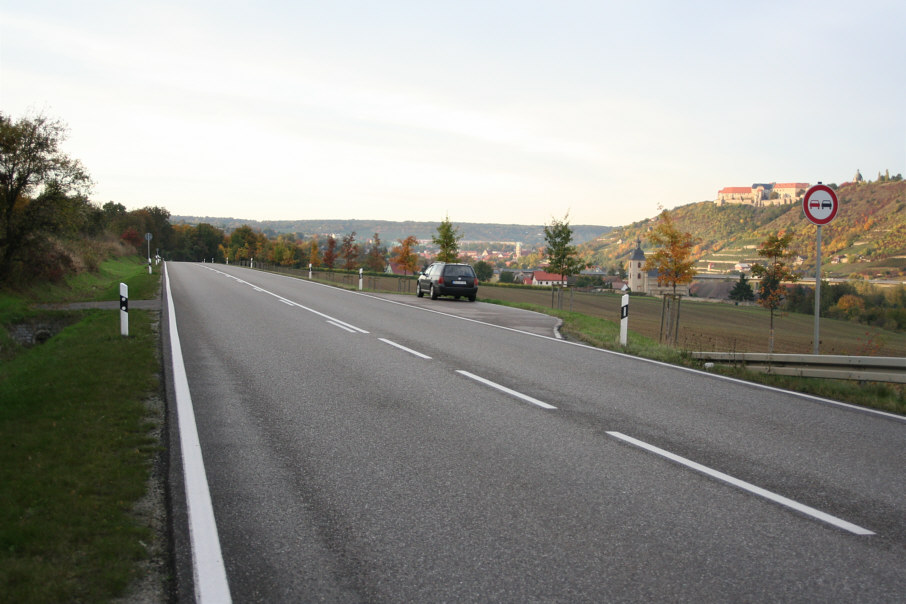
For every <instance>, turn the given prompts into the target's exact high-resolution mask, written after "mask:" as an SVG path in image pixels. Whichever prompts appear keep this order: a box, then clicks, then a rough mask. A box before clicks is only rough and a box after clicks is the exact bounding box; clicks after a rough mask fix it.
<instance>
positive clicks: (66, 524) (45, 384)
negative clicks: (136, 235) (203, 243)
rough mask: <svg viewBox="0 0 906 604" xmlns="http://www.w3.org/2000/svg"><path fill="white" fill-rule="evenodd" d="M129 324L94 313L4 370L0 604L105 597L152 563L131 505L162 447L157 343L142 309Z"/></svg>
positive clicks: (115, 315) (145, 533) (0, 395)
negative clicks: (156, 409) (149, 401)
mask: <svg viewBox="0 0 906 604" xmlns="http://www.w3.org/2000/svg"><path fill="white" fill-rule="evenodd" d="M133 270H134V267H133ZM129 328H130V334H131V335H130V336H129V337H128V338H123V337H122V336H120V333H119V312H118V311H90V312H87V313H85V315H84V318H83V319H82V320H81V321H79V322H78V323H76V324H74V325H70V326H69V327H67V328H66V329H64V330H63V331H62V332H61V333H60V334H58V335H57V336H56V337H54V338H52V339H50V340H49V341H48V342H47V343H45V344H43V345H41V346H37V347H35V348H32V349H29V350H26V351H23V352H21V353H20V354H18V355H17V356H16V357H15V358H13V359H11V360H9V361H6V362H4V363H3V365H0V601H3V602H76V601H81V602H97V601H103V600H108V599H110V598H112V597H115V596H117V595H121V594H122V592H123V590H124V589H125V588H126V587H127V586H128V584H129V582H130V581H131V580H132V579H134V578H135V573H136V572H137V570H136V569H137V567H136V564H135V563H136V561H137V560H140V559H142V558H144V557H146V555H147V554H146V550H145V548H144V547H143V545H142V540H144V541H145V542H149V541H148V540H149V539H151V535H150V534H149V532H150V531H149V529H148V528H146V527H142V526H141V525H140V523H139V522H138V521H137V520H136V518H135V517H134V516H133V515H132V509H133V506H134V504H135V502H136V501H137V500H138V499H139V498H141V497H142V496H143V494H144V493H145V489H146V482H147V480H148V476H149V472H150V469H151V466H150V464H151V460H152V459H153V457H154V454H155V451H156V448H157V443H156V442H155V441H154V440H153V439H152V438H151V437H150V436H149V429H150V427H151V426H149V425H148V423H147V420H145V419H144V418H145V417H146V416H147V412H146V410H145V407H144V401H145V400H146V397H147V396H148V395H149V394H150V393H153V392H154V391H155V390H156V388H157V368H158V366H157V359H156V349H157V337H156V335H155V334H154V333H153V331H152V329H151V323H150V317H149V313H147V312H136V311H133V312H130V323H129Z"/></svg>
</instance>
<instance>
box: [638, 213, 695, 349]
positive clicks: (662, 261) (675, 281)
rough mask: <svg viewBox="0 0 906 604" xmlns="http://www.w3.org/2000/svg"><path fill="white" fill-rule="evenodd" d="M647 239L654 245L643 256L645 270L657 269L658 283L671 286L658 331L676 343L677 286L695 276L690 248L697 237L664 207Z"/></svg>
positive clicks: (664, 303)
mask: <svg viewBox="0 0 906 604" xmlns="http://www.w3.org/2000/svg"><path fill="white" fill-rule="evenodd" d="M648 241H650V242H651V243H652V244H654V245H655V246H656V247H657V249H656V250H655V251H654V253H653V254H651V255H650V256H648V257H647V258H646V259H645V268H644V270H646V271H649V270H652V269H654V270H656V271H657V284H658V286H659V287H669V288H671V289H672V294H671V295H669V296H668V295H664V296H663V302H662V306H661V334H660V339H661V341H664V339H665V336H666V340H667V343H668V344H675V343H676V339H677V336H678V334H679V316H680V312H679V311H680V299H681V297H682V296H681V295H678V294H677V290H676V288H677V286H679V285H688V284H690V283H692V277H694V276H695V274H696V271H695V268H694V266H695V259H694V258H693V257H692V250H693V248H694V247H695V246H696V245H697V244H698V240H696V239H695V238H694V237H692V234H691V233H683V232H681V231H680V230H679V229H677V228H676V225H674V224H673V220H672V219H671V218H670V214H669V213H667V210H664V211H663V212H661V215H660V219H659V220H658V223H657V226H656V227H654V230H653V231H651V233H650V234H649V235H648Z"/></svg>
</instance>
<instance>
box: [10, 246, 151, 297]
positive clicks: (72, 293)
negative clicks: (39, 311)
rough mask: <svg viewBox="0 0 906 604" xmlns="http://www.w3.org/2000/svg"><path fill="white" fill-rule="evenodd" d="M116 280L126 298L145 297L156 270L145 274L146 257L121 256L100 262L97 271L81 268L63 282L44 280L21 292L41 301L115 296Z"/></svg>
mask: <svg viewBox="0 0 906 604" xmlns="http://www.w3.org/2000/svg"><path fill="white" fill-rule="evenodd" d="M120 282H123V283H125V284H126V285H127V286H128V287H129V298H130V299H134V300H147V299H150V298H153V297H154V296H155V295H156V294H157V290H158V288H159V287H160V270H159V268H158V267H155V268H154V270H153V271H152V274H151V275H149V274H148V265H147V260H146V259H144V258H141V257H140V256H123V257H120V258H111V259H110V260H107V261H105V262H103V263H101V265H100V266H99V267H98V271H97V272H92V273H89V272H83V273H79V274H78V275H75V276H74V277H70V278H69V279H67V280H66V283H65V284H63V285H57V284H50V283H45V284H41V285H36V286H34V287H31V288H29V289H27V290H25V291H23V292H21V293H22V294H23V295H24V296H26V297H27V298H30V299H31V300H33V301H35V302H45V303H53V302H95V301H100V300H119V296H120V293H119V284H120Z"/></svg>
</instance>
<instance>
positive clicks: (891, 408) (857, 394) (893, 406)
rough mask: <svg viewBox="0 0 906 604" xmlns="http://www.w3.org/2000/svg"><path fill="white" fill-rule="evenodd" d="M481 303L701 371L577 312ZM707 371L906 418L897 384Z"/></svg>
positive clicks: (681, 355)
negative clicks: (552, 320) (540, 316)
mask: <svg viewBox="0 0 906 604" xmlns="http://www.w3.org/2000/svg"><path fill="white" fill-rule="evenodd" d="M482 302H490V303H493V304H502V305H505V306H513V307H516V308H522V309H525V310H532V311H535V312H540V313H544V314H548V315H552V316H555V317H558V318H560V319H561V320H562V321H563V325H562V327H561V328H560V332H561V333H562V334H563V335H564V336H566V337H568V338H572V339H574V340H577V341H581V342H584V343H586V344H589V345H591V346H595V347H597V348H605V349H607V350H614V351H617V352H623V353H626V354H631V355H634V356H639V357H644V358H647V359H653V360H656V361H662V362H665V363H671V364H674V365H682V366H684V367H692V368H695V369H702V370H703V369H704V364H703V363H702V362H701V361H699V360H696V359H693V358H692V356H691V355H689V354H688V353H687V351H683V350H678V349H675V348H670V347H667V346H662V345H660V344H658V343H657V342H656V341H654V340H652V339H650V338H647V337H645V336H643V335H640V334H638V333H634V332H632V331H630V332H629V334H628V337H627V342H628V343H627V346H626V347H623V346H621V345H620V343H619V340H620V327H619V324H618V323H616V322H615V321H609V320H607V319H601V318H599V317H592V316H589V315H585V314H582V313H577V312H569V311H562V310H557V309H551V308H547V307H544V306H539V305H536V304H523V303H509V302H501V301H500V300H493V299H485V298H482ZM710 371H711V372H712V373H720V374H722V375H727V376H729V377H734V378H737V379H741V380H745V381H748V382H755V383H759V384H764V385H766V386H773V387H775V388H782V389H784V390H792V391H795V392H802V393H805V394H812V395H815V396H820V397H823V398H829V399H833V400H837V401H843V402H847V403H852V404H855V405H860V406H863V407H870V408H873V409H878V410H881V411H887V412H890V413H899V414H901V415H906V388H904V387H903V386H902V385H900V384H884V383H874V382H873V383H865V384H863V383H858V382H851V381H846V380H829V379H816V378H799V377H792V376H779V375H767V374H763V373H757V372H753V371H747V370H745V369H743V368H740V367H722V366H715V367H714V368H713V369H711V370H710Z"/></svg>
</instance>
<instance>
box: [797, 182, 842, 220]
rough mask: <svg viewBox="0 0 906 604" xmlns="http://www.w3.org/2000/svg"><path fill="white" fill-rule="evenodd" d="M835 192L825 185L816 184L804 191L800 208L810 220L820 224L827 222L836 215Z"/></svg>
mask: <svg viewBox="0 0 906 604" xmlns="http://www.w3.org/2000/svg"><path fill="white" fill-rule="evenodd" d="M839 207H840V204H839V203H837V194H836V193H834V190H833V189H831V188H830V187H828V186H827V185H822V184H820V183H819V184H817V185H815V186H814V187H812V188H811V189H809V190H808V191H806V192H805V197H803V198H802V210H803V211H804V212H805V217H806V218H808V219H809V221H810V222H812V223H814V224H817V225H818V226H821V225H823V224H827V223H828V222H830V221H831V220H833V219H834V216H836V215H837V209H838V208H839Z"/></svg>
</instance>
